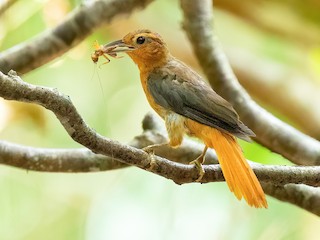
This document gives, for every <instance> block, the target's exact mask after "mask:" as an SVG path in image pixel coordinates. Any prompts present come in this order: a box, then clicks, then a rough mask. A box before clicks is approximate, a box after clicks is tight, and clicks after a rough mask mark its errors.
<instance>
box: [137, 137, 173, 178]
mask: <svg viewBox="0 0 320 240" xmlns="http://www.w3.org/2000/svg"><path fill="white" fill-rule="evenodd" d="M167 145H169V143H168V142H165V143H157V144H152V145H149V146H147V147H144V148H142V150H143V151H145V152H146V153H148V154H149V156H150V167H148V168H147V169H146V170H147V171H150V172H151V171H152V169H153V168H154V167H155V165H156V161H155V159H154V149H155V148H159V147H162V146H167Z"/></svg>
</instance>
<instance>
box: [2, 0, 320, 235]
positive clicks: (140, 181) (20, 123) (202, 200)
mask: <svg viewBox="0 0 320 240" xmlns="http://www.w3.org/2000/svg"><path fill="white" fill-rule="evenodd" d="M54 2H55V3H54ZM77 4H78V3H75V2H74V1H69V2H67V1H18V3H17V4H15V5H14V6H13V7H12V9H10V10H9V11H8V13H7V14H6V15H4V16H2V17H1V19H0V28H2V29H3V31H2V32H3V33H5V34H3V35H2V36H1V40H0V47H1V50H4V49H6V48H9V47H12V46H14V45H15V44H18V43H19V42H22V41H25V40H27V39H29V38H31V37H33V36H35V35H37V34H39V33H41V32H42V31H44V30H45V29H47V28H51V27H54V26H55V25H56V24H57V23H58V22H59V21H61V20H62V18H60V19H55V18H54V17H53V16H54V15H55V14H56V15H59V14H66V13H67V12H69V11H71V10H72V8H73V7H74V6H75V5H77ZM52 6H55V7H56V8H52ZM50 8H51V9H50ZM48 9H50V11H49V10H48ZM278 10H279V11H281V9H278ZM54 11H56V12H54ZM13 13H16V14H13ZM17 13H18V14H17ZM215 14H216V22H215V25H216V28H217V31H218V34H219V38H220V40H221V43H222V44H223V46H224V47H225V48H228V47H234V46H236V47H239V48H243V49H245V50H246V51H254V52H255V53H257V54H258V55H259V56H261V57H264V58H268V59H272V60H273V61H279V62H282V63H285V64H288V65H289V66H297V65H298V64H297V63H298V62H299V56H300V55H299V54H300V51H299V50H297V49H296V48H295V46H294V45H293V44H291V43H290V42H287V40H284V39H280V38H278V37H274V36H272V35H268V34H265V33H263V32H262V31H259V30H257V29H254V28H252V27H251V26H250V25H248V24H246V23H244V22H243V21H241V20H239V19H237V18H236V17H234V16H231V15H229V14H228V13H226V12H223V11H219V10H216V11H215ZM270 14H271V13H270ZM181 19H182V13H181V11H180V9H179V5H178V2H176V1H169V0H165V1H156V2H154V3H153V4H152V5H150V6H149V7H148V8H147V9H145V10H143V11H140V12H136V13H135V14H134V15H133V16H130V17H128V18H127V19H126V17H124V18H123V19H117V20H116V21H114V22H113V24H112V25H111V26H104V27H102V28H101V29H99V30H98V31H96V32H95V33H94V35H92V36H90V37H89V38H88V39H86V40H85V41H84V42H82V43H81V44H80V45H78V46H77V47H75V48H74V49H72V50H71V51H70V52H68V53H67V54H65V55H63V56H61V57H59V58H58V59H56V60H54V61H53V62H51V63H49V64H47V65H45V66H42V67H40V68H39V69H36V70H34V71H32V72H30V73H28V74H26V75H24V76H23V78H24V80H25V81H27V82H30V83H33V84H36V85H43V86H49V87H54V88H57V89H58V90H59V91H61V92H63V93H65V94H67V95H69V96H70V97H71V99H72V101H73V103H74V104H75V106H76V107H77V109H78V111H79V112H80V113H81V115H82V116H83V118H84V119H85V120H86V122H87V123H88V124H89V125H90V126H91V127H93V128H94V129H96V131H98V132H99V133H100V134H103V135H105V136H107V137H109V138H112V139H115V140H118V141H121V142H123V143H126V142H129V141H130V140H131V139H132V137H134V136H135V135H138V134H139V133H141V120H142V119H143V116H144V115H145V114H146V113H147V112H148V111H151V109H150V107H149V105H148V104H147V102H146V99H145V97H144V94H143V91H142V89H141V87H140V82H139V73H138V70H137V68H136V66H135V65H134V64H133V63H132V62H131V60H130V59H129V58H128V57H127V56H124V57H123V58H121V59H118V60H115V59H111V62H110V63H109V64H106V65H102V66H101V67H96V66H95V65H94V64H93V63H92V61H91V59H90V54H91V52H92V51H93V47H92V44H93V42H94V40H98V41H99V42H100V43H107V42H109V41H113V40H117V39H118V38H121V36H122V35H124V34H126V33H127V32H128V31H130V30H134V29H137V28H150V29H152V30H155V31H157V32H159V33H160V34H161V35H162V36H163V37H164V39H166V40H167V41H168V45H169V48H170V49H171V50H172V53H173V54H174V55H176V56H178V57H179V58H181V59H183V60H184V61H186V62H187V63H188V64H190V65H192V66H193V68H195V69H197V71H199V72H200V70H199V68H198V66H197V64H196V62H195V59H194V56H193V55H192V52H191V50H190V46H189V43H188V41H187V38H186V37H185V35H184V32H183V31H182V30H181V26H180V25H181ZM177 46H179V47H177ZM310 56H311V58H312V62H313V66H314V68H315V69H317V66H319V59H320V57H319V52H318V54H317V51H316V50H315V51H314V52H312V53H310ZM100 61H101V60H100ZM102 61H103V60H102ZM98 66H99V64H98ZM315 71H316V70H315ZM99 81H100V83H101V85H102V88H101V86H100V83H99ZM288 84H289V83H288ZM4 104H10V103H8V102H5V103H4ZM25 105H26V104H25ZM25 105H24V106H25ZM9 107H10V109H11V111H12V112H13V115H14V116H16V117H13V118H11V119H10V121H8V122H6V124H5V125H4V127H3V129H2V130H1V132H0V138H1V139H3V140H8V141H11V142H15V143H20V144H25V145H29V146H36V147H47V148H75V147H76V148H78V147H81V146H80V145H78V144H77V143H75V142H73V141H72V140H71V138H70V137H69V136H68V135H67V134H66V132H65V131H64V129H63V128H62V127H61V125H60V124H59V122H58V121H57V119H56V118H55V116H54V115H53V114H52V113H50V112H48V111H46V110H43V109H40V110H39V109H38V110H37V114H35V115H28V114H25V115H19V114H18V113H17V112H15V108H16V107H15V106H9ZM29 107H30V106H29ZM25 108H28V107H27V106H25ZM271 110H272V109H271ZM27 113H28V111H27ZM5 115H6V113H5V112H3V113H2V117H5ZM280 117H283V116H281V115H280ZM242 144H243V148H244V152H245V154H246V156H247V157H248V158H249V159H252V160H254V161H259V162H263V163H267V164H289V162H287V161H286V160H284V159H282V158H281V157H280V156H278V155H276V154H273V153H271V152H270V151H268V150H266V149H265V148H263V147H261V146H259V145H258V144H255V143H254V144H247V143H242ZM0 189H1V198H0V236H1V239H5V240H13V239H14V240H16V239H26V240H37V239H39V240H40V239H41V240H42V239H46V240H50V239H52V240H54V239H88V240H89V239H90V240H91V239H94V240H102V239H159V240H160V239H261V240H262V239H290V240H295V239H296V240H299V239H316V237H317V234H318V230H317V229H318V228H317V226H319V220H318V219H317V217H315V216H314V215H312V214H310V213H307V212H305V211H303V210H301V209H298V208H297V207H295V206H293V205H290V204H287V203H283V202H279V201H277V200H275V199H272V198H270V197H268V202H269V209H268V210H257V209H253V208H250V207H248V206H247V205H246V204H245V203H244V202H243V201H242V202H238V201H237V200H236V198H235V197H234V196H233V195H232V194H231V193H230V192H229V190H228V188H227V186H226V184H225V183H212V184H203V185H200V184H188V185H183V186H178V185H175V184H174V183H173V182H171V181H169V180H167V179H164V178H161V177H159V176H156V175H153V174H150V173H148V172H145V171H142V170H140V169H137V168H127V169H122V170H116V171H111V172H101V173H85V174H73V173H69V174H60V173H37V172H28V171H24V170H21V169H14V168H12V167H6V166H1V168H0Z"/></svg>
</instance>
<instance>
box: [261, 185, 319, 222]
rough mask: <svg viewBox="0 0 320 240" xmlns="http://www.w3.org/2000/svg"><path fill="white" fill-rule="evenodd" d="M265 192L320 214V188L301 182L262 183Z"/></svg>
mask: <svg viewBox="0 0 320 240" xmlns="http://www.w3.org/2000/svg"><path fill="white" fill-rule="evenodd" d="M262 187H263V190H264V191H265V193H267V194H269V195H270V196H273V197H275V198H277V199H279V200H280V201H284V202H289V203H292V204H294V205H296V206H298V207H301V208H303V209H305V210H307V211H309V212H312V213H313V214H315V215H318V216H320V189H319V188H315V187H310V186H306V185H303V184H286V185H282V186H275V185H272V184H270V183H262Z"/></svg>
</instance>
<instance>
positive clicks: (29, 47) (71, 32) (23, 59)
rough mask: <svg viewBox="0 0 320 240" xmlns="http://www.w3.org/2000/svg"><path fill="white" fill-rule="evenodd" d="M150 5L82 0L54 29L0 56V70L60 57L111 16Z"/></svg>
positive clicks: (24, 68) (23, 67)
mask: <svg viewBox="0 0 320 240" xmlns="http://www.w3.org/2000/svg"><path fill="white" fill-rule="evenodd" d="M150 2H152V0H102V1H86V2H85V3H83V4H82V5H81V6H79V7H78V8H76V9H75V10H74V11H73V12H71V13H70V14H69V16H68V17H67V18H66V20H65V21H63V22H62V23H61V24H59V25H58V26H57V27H55V28H54V29H52V30H49V31H46V32H44V33H42V34H40V35H39V36H37V37H36V38H34V39H33V40H31V41H27V42H23V43H21V44H19V45H16V46H14V47H13V48H11V49H8V50H6V51H4V52H2V53H0V71H2V72H4V73H7V72H8V71H9V70H11V69H14V70H15V71H17V72H19V73H26V72H28V71H31V70H33V69H35V68H37V67H39V66H41V65H43V64H45V63H48V62H49V61H51V60H53V59H54V58H56V57H58V56H60V55H62V54H63V53H65V52H66V51H68V50H69V49H70V48H72V47H73V46H75V45H76V44H78V43H79V42H80V41H81V40H83V39H84V38H86V37H87V36H89V35H90V34H91V33H92V32H93V31H94V30H95V29H96V28H97V27H99V26H101V25H102V24H106V23H110V22H111V21H112V20H113V19H114V17H115V16H118V15H120V14H128V13H131V12H132V11H133V10H134V9H136V8H141V7H145V6H146V5H147V4H149V3H150Z"/></svg>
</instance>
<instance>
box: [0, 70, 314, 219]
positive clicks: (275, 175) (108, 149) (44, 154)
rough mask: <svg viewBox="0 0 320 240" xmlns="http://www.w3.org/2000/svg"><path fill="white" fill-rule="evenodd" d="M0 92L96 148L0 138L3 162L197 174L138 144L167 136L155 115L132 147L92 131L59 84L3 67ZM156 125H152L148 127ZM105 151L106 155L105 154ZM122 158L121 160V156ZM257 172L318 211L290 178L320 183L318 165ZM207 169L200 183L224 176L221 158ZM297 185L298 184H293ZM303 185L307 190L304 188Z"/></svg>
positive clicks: (192, 149)
mask: <svg viewBox="0 0 320 240" xmlns="http://www.w3.org/2000/svg"><path fill="white" fill-rule="evenodd" d="M0 96H1V97H3V98H5V99H7V100H17V101H22V102H31V103H36V104H39V105H42V106H44V107H45V108H47V109H49V110H51V111H52V112H53V113H54V114H55V115H56V116H57V118H58V119H59V121H60V122H61V124H62V125H63V126H64V128H65V129H66V130H67V132H68V133H69V135H70V136H71V137H72V138H73V139H74V140H75V141H77V142H79V143H80V144H82V145H83V146H85V147H87V148H89V149H90V150H92V151H93V152H96V153H99V154H103V155H105V156H102V155H99V154H94V153H92V152H90V151H88V150H84V149H76V150H75V149H74V150H62V149H60V150H58V149H55V150H52V149H51V150H49V149H36V148H30V147H23V146H19V145H16V144H11V143H7V142H0V162H1V163H3V164H7V165H11V166H16V167H19V168H24V169H28V170H36V171H50V172H56V171H57V172H88V171H105V170H111V169H116V168H120V167H125V166H127V165H134V166H137V167H139V168H141V169H144V170H147V171H150V172H153V173H155V174H158V175H160V176H163V177H165V178H168V179H171V180H173V181H174V182H176V183H178V184H183V183H190V182H194V181H195V180H196V179H197V178H198V170H197V169H196V168H195V167H194V166H192V165H186V164H181V163H178V162H173V161H169V160H167V159H165V158H161V157H158V156H155V155H153V156H150V155H148V154H147V153H145V152H144V151H142V150H139V149H137V148H135V147H138V148H140V147H144V146H146V145H149V144H150V143H159V142H163V141H164V138H165V137H164V136H162V135H161V134H159V133H157V131H155V130H154V129H161V127H159V124H158V122H157V121H155V120H154V118H153V117H151V116H150V115H148V116H147V117H146V118H145V120H144V123H143V126H144V129H145V131H144V133H143V134H142V135H141V136H138V137H136V138H135V139H134V140H133V141H132V142H131V145H132V146H133V147H130V146H127V145H123V144H120V143H118V142H116V141H112V140H110V139H107V138H105V137H102V136H101V135H99V134H97V133H96V132H94V131H93V130H92V129H91V128H90V127H88V126H87V124H86V123H85V122H84V121H83V119H82V118H81V116H80V115H79V114H78V112H77V111H76V109H75V107H74V106H73V104H72V102H71V101H70V99H69V98H68V97H67V96H65V95H63V94H61V93H59V92H58V91H57V90H56V89H50V88H46V87H37V86H34V85H31V84H28V83H25V82H23V81H22V80H21V79H20V77H18V76H16V75H15V73H14V72H13V71H11V72H9V75H5V74H3V73H1V72H0ZM150 129H153V130H150ZM201 150H202V146H200V145H199V144H195V143H193V142H192V141H184V143H183V145H182V147H181V148H179V149H177V150H172V149H170V151H169V149H167V148H164V149H162V150H160V151H159V154H163V155H164V156H166V157H168V158H169V157H170V158H171V159H173V160H176V161H183V162H189V161H190V160H193V159H194V158H195V156H198V155H199V154H200V153H201ZM106 156H107V157H106ZM209 158H210V162H211V163H212V162H216V157H215V154H214V153H213V152H212V151H211V152H210V153H209ZM117 160H118V161H120V162H121V163H119V162H118V161H117ZM251 166H252V168H253V170H254V172H255V173H256V174H257V177H258V178H259V180H260V181H262V183H263V186H264V189H265V190H266V193H268V194H270V195H271V196H275V197H277V198H278V199H281V200H284V201H289V202H291V203H294V204H296V205H297V206H300V207H302V208H305V209H307V210H309V211H311V212H313V213H315V214H319V212H318V211H317V210H316V209H313V207H316V202H315V203H314V202H312V204H311V203H306V201H305V200H303V199H306V196H311V197H312V199H314V198H317V197H318V196H317V195H316V194H315V192H314V191H309V190H308V189H313V188H304V187H301V188H300V190H301V191H300V190H299V192H300V193H301V194H302V196H301V194H300V193H299V192H297V193H295V194H292V192H288V191H289V190H288V187H286V184H288V183H304V184H308V185H311V186H319V183H320V181H319V180H320V177H319V176H320V167H288V166H264V165H261V164H252V163H251ZM204 169H205V175H204V177H203V179H202V183H207V182H216V181H224V178H223V175H222V172H221V168H220V166H219V165H218V164H214V165H205V166H204ZM294 187H295V186H294ZM302 190H303V191H302Z"/></svg>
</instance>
